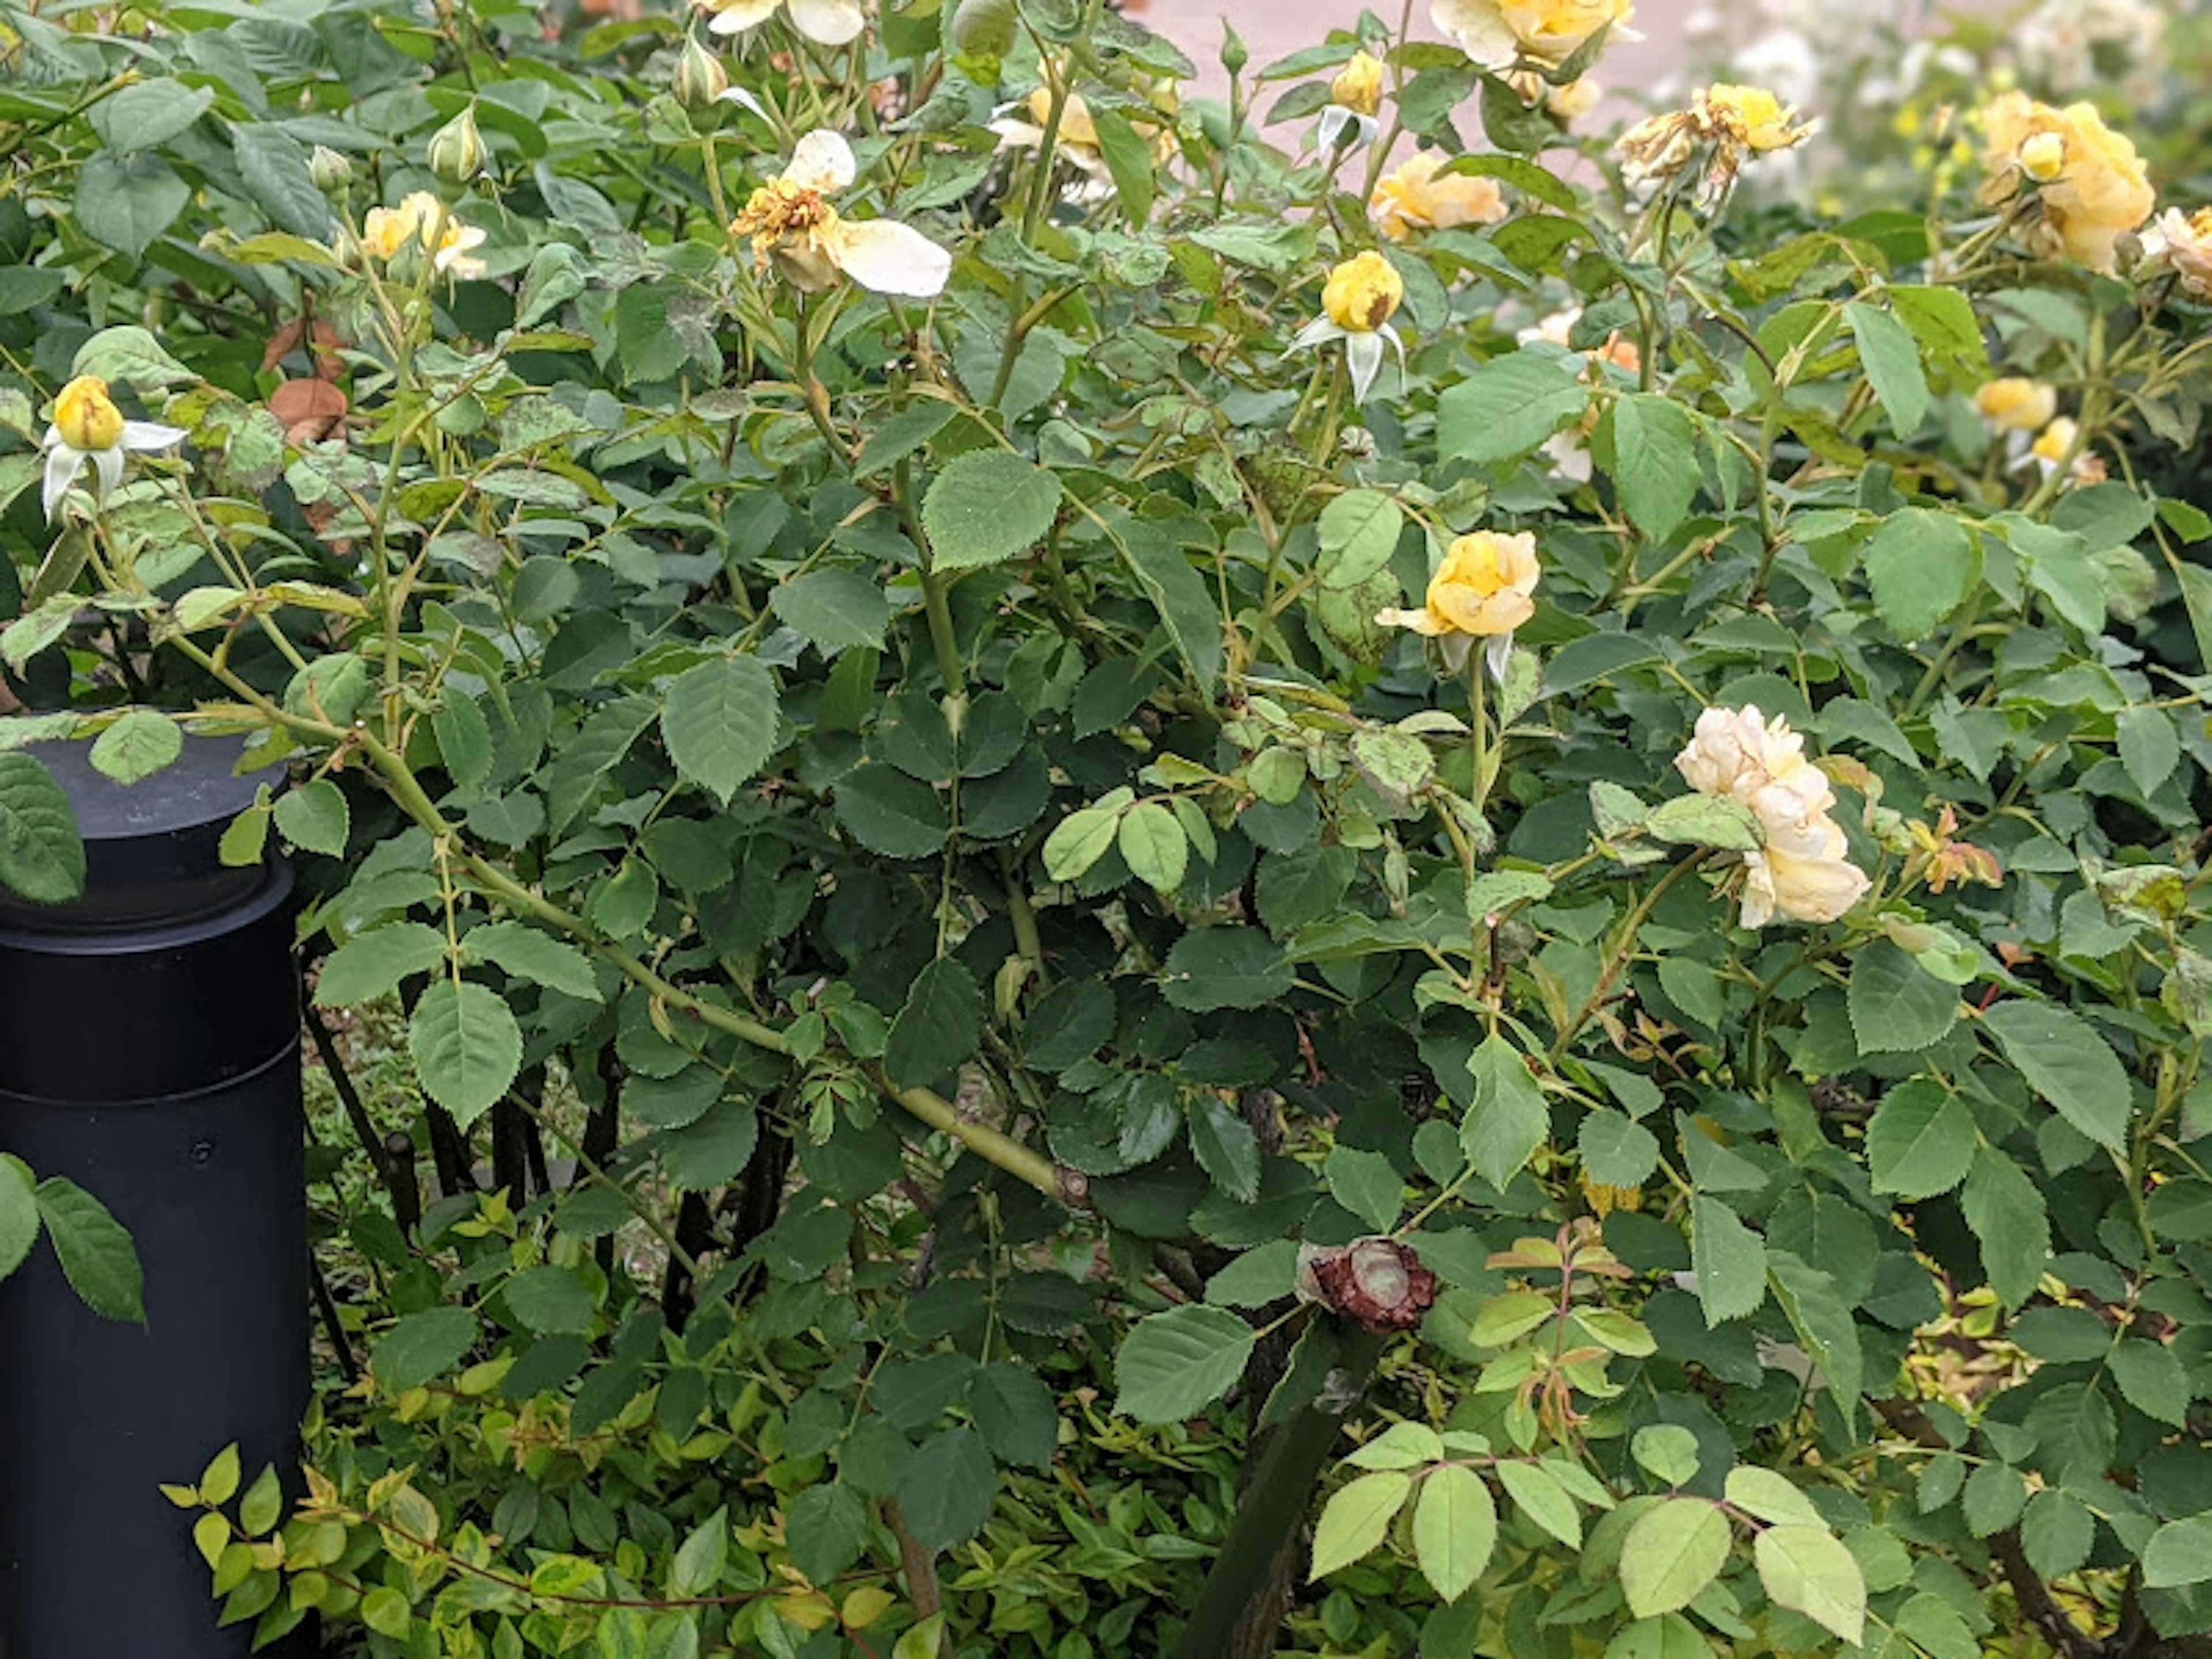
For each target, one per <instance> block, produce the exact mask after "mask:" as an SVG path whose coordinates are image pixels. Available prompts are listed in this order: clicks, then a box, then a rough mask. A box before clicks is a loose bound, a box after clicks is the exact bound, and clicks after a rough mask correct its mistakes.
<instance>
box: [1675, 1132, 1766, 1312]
mask: <svg viewBox="0 0 2212 1659" xmlns="http://www.w3.org/2000/svg"><path fill="white" fill-rule="evenodd" d="M1691 1133H1697V1131H1695V1130H1692V1131H1691ZM1690 1267H1691V1268H1692V1271H1693V1272H1694V1273H1696V1274H1697V1275H1698V1302H1699V1305H1700V1306H1701V1307H1702V1308H1704V1310H1705V1325H1706V1327H1707V1328H1709V1329H1710V1328H1711V1327H1713V1326H1716V1325H1719V1324H1721V1323H1723V1322H1726V1321H1728V1320H1731V1319H1742V1318H1744V1317H1746V1316H1748V1315H1750V1314H1753V1313H1756V1312H1758V1311H1759V1304H1761V1303H1763V1302H1765V1300H1766V1244H1765V1241H1764V1240H1762V1239H1761V1238H1760V1237H1759V1235H1758V1234H1757V1233H1755V1232H1753V1231H1752V1230H1751V1229H1750V1228H1748V1227H1747V1226H1745V1225H1744V1224H1743V1221H1742V1219H1741V1218H1740V1217H1739V1216H1738V1215H1737V1214H1736V1212H1735V1211H1734V1210H1731V1209H1730V1208H1729V1206H1727V1205H1725V1204H1723V1203H1722V1202H1721V1201H1720V1200H1718V1199H1717V1198H1707V1197H1706V1196H1705V1194H1702V1193H1700V1194H1697V1195H1696V1196H1695V1197H1693V1198H1692V1199H1691V1200H1690Z"/></svg>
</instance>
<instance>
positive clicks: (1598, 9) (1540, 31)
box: [1429, 0, 1636, 69]
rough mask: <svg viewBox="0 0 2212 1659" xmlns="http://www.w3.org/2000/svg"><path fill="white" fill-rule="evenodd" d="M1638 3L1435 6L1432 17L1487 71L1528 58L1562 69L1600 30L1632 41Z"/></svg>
mask: <svg viewBox="0 0 2212 1659" xmlns="http://www.w3.org/2000/svg"><path fill="white" fill-rule="evenodd" d="M1635 11H1636V6H1635V0H1433V3H1431V6H1430V8H1429V16H1430V18H1431V21H1433V22H1434V23H1435V24H1436V26H1437V28H1439V29H1441V30H1442V31H1443V33H1446V34H1448V35H1449V36H1450V37H1451V38H1452V39H1453V40H1456V41H1458V42H1459V46H1460V50H1461V51H1462V52H1465V53H1466V54H1467V55H1468V57H1469V58H1473V59H1474V61H1475V62H1476V63H1478V64H1481V65H1482V66H1483V67H1484V68H1486V69H1504V68H1505V67H1506V66H1507V65H1509V64H1512V63H1514V62H1516V60H1518V59H1520V58H1530V59H1533V60H1534V61H1535V62H1538V63H1542V64H1561V63H1565V61H1566V60H1567V59H1568V58H1571V57H1573V56H1574V54H1575V53H1576V52H1578V51H1580V50H1581V49H1582V48H1583V46H1587V45H1588V44H1589V41H1590V39H1591V37H1592V36H1594V35H1595V34H1596V33H1597V32H1598V31H1599V30H1600V29H1607V28H1609V29H1612V30H1613V32H1614V33H1615V34H1616V35H1619V36H1624V37H1626V38H1630V39H1632V38H1634V37H1633V36H1630V35H1628V33H1627V28H1626V25H1627V23H1628V21H1629V19H1630V18H1631V17H1632V15H1634V14H1635Z"/></svg>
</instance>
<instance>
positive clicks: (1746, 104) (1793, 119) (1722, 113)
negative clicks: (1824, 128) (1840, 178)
mask: <svg viewBox="0 0 2212 1659" xmlns="http://www.w3.org/2000/svg"><path fill="white" fill-rule="evenodd" d="M1699 98H1700V101H1701V102H1702V103H1703V105H1704V106H1705V109H1706V110H1707V112H1709V113H1710V115H1711V119H1712V120H1713V121H1714V122H1715V123H1716V124H1717V125H1720V126H1723V127H1725V128H1726V129H1727V130H1728V131H1729V135H1730V136H1731V137H1733V138H1735V141H1736V142H1737V143H1741V144H1743V145H1744V146H1746V147H1747V148H1748V149H1753V150H1756V151H1758V152H1759V153H1760V154H1761V155H1764V154H1765V152H1767V151H1768V150H1775V149H1796V147H1797V146H1798V145H1800V144H1802V143H1804V142H1805V140H1806V139H1807V138H1808V137H1811V136H1812V131H1813V130H1812V129H1811V128H1810V127H1806V126H1800V125H1797V112H1796V110H1794V109H1791V108H1790V106H1788V105H1786V104H1784V102H1783V101H1782V100H1780V99H1778V98H1777V97H1776V96H1775V95H1774V94H1772V93H1771V92H1769V91H1767V90H1766V89H1765V88H1764V87H1740V86H1734V85H1731V84H1729V83H1728V82H1716V83H1715V84H1714V85H1712V86H1710V87H1707V88H1705V91H1704V92H1703V93H1702V94H1699Z"/></svg>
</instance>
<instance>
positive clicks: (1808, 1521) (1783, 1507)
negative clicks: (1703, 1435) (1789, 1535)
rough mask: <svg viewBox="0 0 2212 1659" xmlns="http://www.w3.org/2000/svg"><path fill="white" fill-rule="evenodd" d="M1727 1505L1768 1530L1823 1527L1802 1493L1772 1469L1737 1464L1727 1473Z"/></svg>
mask: <svg viewBox="0 0 2212 1659" xmlns="http://www.w3.org/2000/svg"><path fill="white" fill-rule="evenodd" d="M1726 1495H1727V1498H1728V1501H1729V1503H1731V1504H1735V1506H1736V1508H1738V1509H1740V1510H1742V1511H1743V1512H1744V1513H1745V1514H1746V1515H1748V1516H1753V1517H1754V1518H1755V1519H1757V1520H1760V1521H1764V1522H1767V1523H1768V1524H1769V1525H1771V1526H1789V1525H1793V1524H1794V1525H1803V1526H1808V1527H1819V1526H1825V1525H1826V1522H1824V1521H1822V1520H1821V1519H1820V1510H1817V1509H1815V1508H1814V1507H1813V1500H1812V1499H1811V1498H1808V1497H1806V1496H1805V1492H1804V1489H1803V1488H1802V1486H1798V1484H1797V1483H1796V1481H1794V1480H1790V1477H1789V1476H1787V1475H1785V1474H1781V1473H1780V1472H1779V1471H1778V1470H1775V1469H1763V1468H1759V1466H1758V1465H1757V1464H1756V1463H1739V1464H1737V1465H1736V1466H1735V1468H1732V1469H1730V1470H1729V1473H1728V1484H1727V1489H1726Z"/></svg>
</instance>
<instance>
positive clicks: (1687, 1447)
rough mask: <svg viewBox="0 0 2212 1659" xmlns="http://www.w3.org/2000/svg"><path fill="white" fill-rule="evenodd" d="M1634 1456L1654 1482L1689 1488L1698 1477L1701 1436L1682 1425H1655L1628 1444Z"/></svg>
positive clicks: (1641, 1430)
mask: <svg viewBox="0 0 2212 1659" xmlns="http://www.w3.org/2000/svg"><path fill="white" fill-rule="evenodd" d="M1628 1450H1629V1455H1630V1456H1632V1457H1633V1458H1634V1459H1635V1460H1636V1461H1637V1462H1638V1464H1639V1465H1640V1466H1641V1467H1642V1468H1644V1470H1645V1471H1646V1472H1647V1473H1648V1474H1650V1475H1651V1476H1652V1478H1653V1479H1655V1480H1661V1481H1663V1482H1664V1483H1665V1484H1667V1485H1668V1486H1687V1485H1689V1484H1690V1482H1691V1481H1692V1480H1694V1479H1695V1478H1696V1477H1697V1473H1698V1437H1697V1436H1696V1435H1694V1434H1692V1433H1691V1432H1690V1431H1689V1430H1687V1429H1686V1428H1684V1427H1683V1426H1682V1425H1680V1423H1652V1424H1649V1425H1646V1426H1644V1427H1643V1428H1640V1429H1638V1430H1637V1431H1636V1434H1635V1437H1634V1438H1632V1440H1630V1442H1629V1443H1628Z"/></svg>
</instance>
